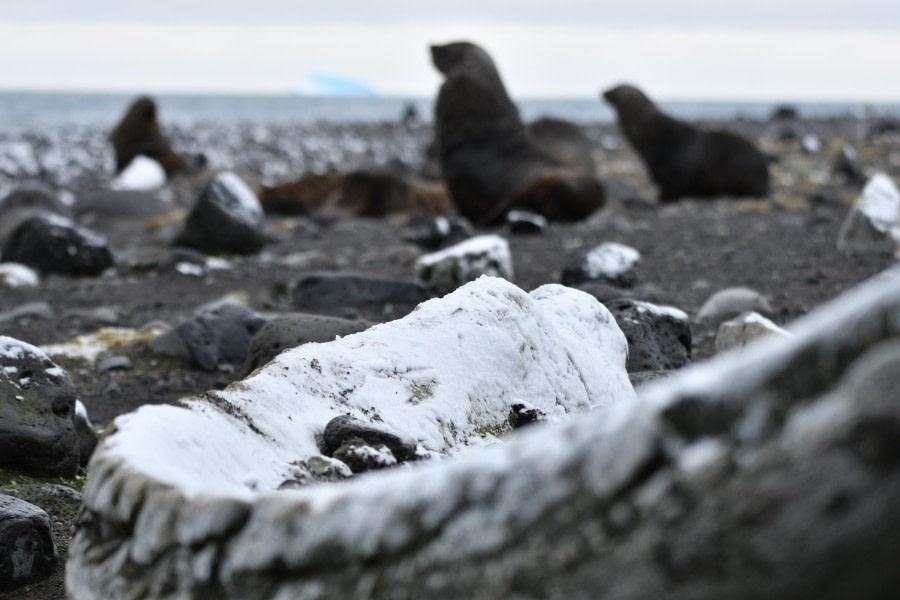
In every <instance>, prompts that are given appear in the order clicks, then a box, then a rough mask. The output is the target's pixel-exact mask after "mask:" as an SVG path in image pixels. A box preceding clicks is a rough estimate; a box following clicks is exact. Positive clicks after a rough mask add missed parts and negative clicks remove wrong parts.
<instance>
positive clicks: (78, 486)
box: [0, 467, 87, 492]
mask: <svg viewBox="0 0 900 600" xmlns="http://www.w3.org/2000/svg"><path fill="white" fill-rule="evenodd" d="M39 483H53V484H56V485H64V486H66V487H70V488H72V489H74V490H77V491H79V492H80V491H81V490H83V489H84V485H85V484H86V483H87V471H85V470H84V469H78V472H77V473H75V475H74V476H72V477H35V476H32V475H27V474H25V473H21V472H19V471H16V470H15V469H10V468H7V467H0V487H7V486H16V485H34V484H39Z"/></svg>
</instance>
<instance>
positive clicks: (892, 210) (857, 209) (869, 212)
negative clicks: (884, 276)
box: [838, 173, 900, 254]
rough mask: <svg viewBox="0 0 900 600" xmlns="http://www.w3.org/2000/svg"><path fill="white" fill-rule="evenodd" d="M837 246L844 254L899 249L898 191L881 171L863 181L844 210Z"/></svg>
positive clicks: (899, 216) (899, 206)
mask: <svg viewBox="0 0 900 600" xmlns="http://www.w3.org/2000/svg"><path fill="white" fill-rule="evenodd" d="M838 250H840V251H841V252H844V253H847V254H870V253H887V254H890V253H894V252H896V251H897V250H900V192H898V191H897V186H895V185H894V182H893V181H891V179H890V178H889V177H888V176H887V175H885V174H884V173H878V174H876V175H874V176H873V177H872V178H871V179H870V180H869V181H868V183H866V186H865V187H864V188H863V191H862V195H861V196H860V197H859V198H858V199H857V200H856V204H854V205H853V208H852V209H851V210H850V212H849V213H848V214H847V218H846V219H845V220H844V223H843V224H842V225H841V231H840V233H839V234H838Z"/></svg>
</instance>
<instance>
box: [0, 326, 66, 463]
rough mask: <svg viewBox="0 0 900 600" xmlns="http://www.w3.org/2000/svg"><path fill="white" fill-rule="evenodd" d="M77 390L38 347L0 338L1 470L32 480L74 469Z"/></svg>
mask: <svg viewBox="0 0 900 600" xmlns="http://www.w3.org/2000/svg"><path fill="white" fill-rule="evenodd" d="M75 401H76V391H75V386H74V385H73V384H72V382H71V381H70V380H69V376H68V375H67V374H66V372H65V371H64V370H63V369H61V368H60V367H58V366H57V365H56V364H55V363H53V361H51V360H50V358H49V357H48V356H47V355H46V354H44V353H43V352H42V351H41V350H39V349H38V348H36V347H34V346H32V345H30V344H27V343H25V342H21V341H19V340H16V339H13V338H10V337H4V336H0V465H3V466H10V467H13V468H15V469H18V470H21V471H24V472H26V473H29V474H35V475H62V476H67V477H70V476H72V475H74V474H75V472H76V471H77V470H78V459H79V446H78V436H77V434H76V433H75V424H74V422H73V417H74V413H75Z"/></svg>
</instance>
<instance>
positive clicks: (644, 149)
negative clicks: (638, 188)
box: [603, 85, 769, 202]
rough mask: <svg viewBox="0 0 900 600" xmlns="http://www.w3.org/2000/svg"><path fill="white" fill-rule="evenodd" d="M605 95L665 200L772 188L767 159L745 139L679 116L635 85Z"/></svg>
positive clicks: (744, 193) (754, 192)
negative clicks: (664, 110) (705, 128)
mask: <svg viewBox="0 0 900 600" xmlns="http://www.w3.org/2000/svg"><path fill="white" fill-rule="evenodd" d="M603 97H604V98H605V99H606V100H607V102H609V103H610V104H612V105H613V106H614V107H615V109H616V111H617V112H618V114H619V126H620V127H621V128H622V132H623V133H624V134H625V137H626V138H627V139H628V141H629V142H630V143H631V145H632V146H633V147H634V149H635V150H636V151H637V153H638V154H639V155H640V156H641V158H642V159H643V161H644V164H645V165H646V166H647V170H648V171H650V176H651V177H652V178H653V181H654V182H655V183H656V185H657V187H659V199H660V200H661V201H663V202H665V201H672V200H676V199H678V198H683V197H685V196H694V197H703V196H765V195H766V194H768V193H769V170H768V164H767V163H766V158H765V156H763V154H762V153H761V152H760V151H759V150H757V149H756V147H755V146H754V145H753V144H751V143H750V142H748V141H747V140H745V139H744V138H741V137H739V136H736V135H734V134H731V133H727V132H724V131H702V130H700V129H697V128H696V127H694V126H692V125H689V124H688V123H685V122H684V121H679V120H678V119H673V118H672V117H670V116H668V115H666V114H664V113H662V112H661V111H660V110H659V109H658V108H657V107H656V105H654V104H653V102H651V101H650V99H649V98H647V96H645V95H644V94H643V92H641V91H640V90H639V89H637V88H635V87H632V86H630V85H620V86H618V87H615V88H613V89H610V90H607V91H606V92H604V94H603Z"/></svg>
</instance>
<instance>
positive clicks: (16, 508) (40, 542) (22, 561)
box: [0, 494, 59, 592]
mask: <svg viewBox="0 0 900 600" xmlns="http://www.w3.org/2000/svg"><path fill="white" fill-rule="evenodd" d="M58 560H59V558H58V556H57V554H56V544H54V543H53V538H52V536H51V534H50V517H49V516H47V513H46V512H44V511H43V510H41V509H40V508H38V507H37V506H34V505H33V504H29V503H28V502H25V501H24V500H19V499H18V498H14V497H12V496H7V495H5V494H0V592H2V591H8V590H13V589H16V588H18V587H21V586H23V585H25V584H27V583H34V582H35V581H40V580H41V579H44V578H45V577H47V576H48V575H50V573H51V572H52V571H53V568H54V567H55V566H56V563H57V561H58Z"/></svg>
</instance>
